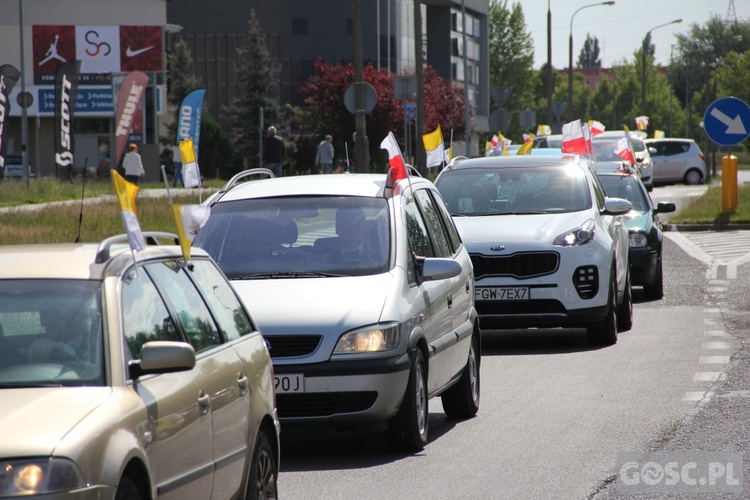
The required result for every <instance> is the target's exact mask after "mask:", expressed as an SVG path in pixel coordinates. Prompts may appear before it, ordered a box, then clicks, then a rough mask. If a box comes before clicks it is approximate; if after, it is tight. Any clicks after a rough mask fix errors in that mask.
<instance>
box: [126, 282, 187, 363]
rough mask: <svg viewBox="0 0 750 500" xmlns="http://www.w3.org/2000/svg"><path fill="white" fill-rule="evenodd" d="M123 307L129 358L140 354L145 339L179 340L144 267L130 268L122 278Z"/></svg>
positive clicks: (167, 312)
mask: <svg viewBox="0 0 750 500" xmlns="http://www.w3.org/2000/svg"><path fill="white" fill-rule="evenodd" d="M122 311H123V320H122V321H123V327H124V334H125V343H126V344H127V346H128V348H129V349H130V357H131V359H136V358H139V357H140V356H141V347H143V344H145V343H146V342H150V341H153V340H171V341H174V342H179V341H181V340H182V339H181V338H180V336H179V334H178V333H177V328H176V327H175V324H174V321H173V320H172V317H171V316H170V315H169V311H168V310H167V307H166V306H165V305H164V302H163V301H162V298H161V295H159V292H158V291H157V289H156V286H154V283H153V282H152V281H151V279H150V278H149V276H148V275H147V274H146V273H145V272H143V271H136V270H135V269H131V270H130V271H129V272H128V273H127V275H126V276H125V278H124V279H123V282H122Z"/></svg>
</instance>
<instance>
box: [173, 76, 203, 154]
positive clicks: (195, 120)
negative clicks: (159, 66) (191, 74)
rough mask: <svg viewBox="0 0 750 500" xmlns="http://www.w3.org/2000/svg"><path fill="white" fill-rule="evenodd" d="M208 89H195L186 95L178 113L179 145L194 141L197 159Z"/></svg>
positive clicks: (177, 144)
mask: <svg viewBox="0 0 750 500" xmlns="http://www.w3.org/2000/svg"><path fill="white" fill-rule="evenodd" d="M205 96H206V89H195V90H193V91H192V92H190V93H189V94H188V95H186V96H185V97H184V98H183V99H182V102H181V103H180V108H179V109H178V112H177V143H176V146H177V147H179V146H180V141H184V140H186V139H192V140H193V145H194V146H195V157H196V158H198V147H199V144H200V135H201V113H203V98H204V97H205Z"/></svg>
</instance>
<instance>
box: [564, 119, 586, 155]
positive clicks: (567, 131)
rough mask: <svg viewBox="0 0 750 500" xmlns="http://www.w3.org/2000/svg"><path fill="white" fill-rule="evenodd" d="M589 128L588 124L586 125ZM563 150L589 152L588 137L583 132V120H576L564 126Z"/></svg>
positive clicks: (580, 152) (574, 152) (578, 152)
mask: <svg viewBox="0 0 750 500" xmlns="http://www.w3.org/2000/svg"><path fill="white" fill-rule="evenodd" d="M586 128H588V126H587V127H586ZM562 136H563V140H562V152H563V153H572V154H585V153H588V152H589V150H588V146H587V145H586V137H585V136H584V134H583V126H582V125H581V120H575V121H572V122H570V123H566V124H564V125H563V126H562Z"/></svg>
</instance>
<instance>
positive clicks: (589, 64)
mask: <svg viewBox="0 0 750 500" xmlns="http://www.w3.org/2000/svg"><path fill="white" fill-rule="evenodd" d="M576 67H577V68H601V67H602V60H601V59H599V39H598V38H596V37H592V36H591V35H590V34H588V33H586V41H585V42H583V47H582V48H581V53H580V54H578V61H577V62H576Z"/></svg>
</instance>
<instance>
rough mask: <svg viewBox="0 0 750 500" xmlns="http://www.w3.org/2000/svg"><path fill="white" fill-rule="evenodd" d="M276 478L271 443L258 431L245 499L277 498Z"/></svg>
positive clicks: (276, 472)
mask: <svg viewBox="0 0 750 500" xmlns="http://www.w3.org/2000/svg"><path fill="white" fill-rule="evenodd" d="M278 477H279V473H278V471H277V470H276V459H275V457H274V452H273V448H272V447H271V441H270V440H269V439H268V436H266V433H265V432H263V431H262V430H260V431H258V438H257V439H256V442H255V449H254V450H253V457H252V460H251V461H250V473H249V475H248V480H247V492H246V494H245V499H246V500H250V499H253V500H254V499H257V498H267V499H272V498H278V497H279V495H278V491H279V490H278V487H277V480H278Z"/></svg>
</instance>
